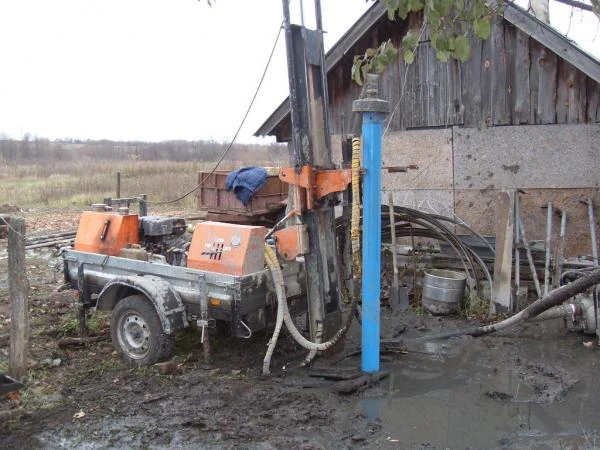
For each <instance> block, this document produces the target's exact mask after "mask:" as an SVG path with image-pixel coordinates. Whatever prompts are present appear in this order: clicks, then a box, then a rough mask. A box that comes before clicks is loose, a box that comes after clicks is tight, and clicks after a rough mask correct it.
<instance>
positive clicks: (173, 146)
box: [0, 134, 288, 165]
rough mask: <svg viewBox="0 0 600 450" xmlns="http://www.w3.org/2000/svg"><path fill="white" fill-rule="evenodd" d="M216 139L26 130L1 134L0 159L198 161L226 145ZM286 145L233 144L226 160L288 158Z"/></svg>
mask: <svg viewBox="0 0 600 450" xmlns="http://www.w3.org/2000/svg"><path fill="white" fill-rule="evenodd" d="M228 145H229V144H228V143H225V142H216V141H204V140H201V141H184V140H171V141H163V142H142V141H111V140H105V139H102V140H77V139H57V140H49V139H46V138H40V137H37V136H32V135H30V134H25V135H24V136H23V138H22V139H20V140H18V139H11V138H9V137H8V136H5V135H4V136H3V135H2V134H0V162H2V163H4V164H10V163H43V162H57V161H64V160H66V159H93V160H113V161H124V160H129V161H132V160H136V161H174V162H193V161H196V162H200V161H207V162H210V161H216V160H218V159H219V158H220V157H221V155H222V154H223V152H224V151H225V150H226V148H227V147H228ZM287 157H288V153H287V147H286V146H285V145H281V144H265V145H263V144H234V145H233V146H232V148H231V149H230V150H229V152H228V154H227V157H226V160H230V161H240V162H246V163H249V164H250V163H252V162H253V161H273V163H274V165H276V163H283V162H285V161H287Z"/></svg>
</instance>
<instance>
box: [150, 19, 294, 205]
mask: <svg viewBox="0 0 600 450" xmlns="http://www.w3.org/2000/svg"><path fill="white" fill-rule="evenodd" d="M282 29H283V22H282V23H281V25H280V26H279V30H278V31H277V37H276V38H275V42H274V43H273V48H272V49H271V53H270V54H269V58H268V59H267V64H266V65H265V68H264V70H263V73H262V76H261V77H260V81H259V82H258V86H257V87H256V90H255V91H254V95H253V96H252V100H251V101H250V105H248V109H246V114H244V117H243V118H242V122H241V123H240V125H239V127H238V128H237V131H236V132H235V135H234V136H233V139H232V140H231V142H230V143H229V145H228V146H227V148H226V149H225V151H224V152H223V154H222V155H221V156H220V157H219V159H218V161H217V163H216V164H215V166H214V167H213V168H212V170H211V171H210V172H209V173H208V174H207V175H206V176H205V177H204V178H203V179H202V181H200V183H198V184H197V185H196V187H195V188H194V189H192V190H191V191H188V192H186V193H185V194H183V195H182V196H181V197H178V198H176V199H174V200H166V201H162V202H151V201H148V200H146V203H148V204H151V205H166V204H169V203H175V202H178V201H180V200H183V199H184V198H186V197H187V196H188V195H190V194H193V193H194V192H196V191H197V190H198V189H199V188H200V187H201V186H202V185H204V182H205V181H206V180H207V179H208V178H209V177H210V176H211V175H212V174H214V173H215V172H216V171H217V169H218V168H219V166H220V165H221V163H222V162H223V160H224V159H225V156H227V153H229V150H231V147H233V144H234V143H235V140H236V139H237V137H238V135H239V134H240V130H241V129H242V127H243V126H244V123H245V122H246V119H247V118H248V114H250V110H251V109H252V106H254V101H255V100H256V96H257V95H258V92H259V91H260V88H261V87H262V84H263V81H264V80H265V76H266V75H267V70H268V69H269V66H270V65H271V60H272V59H273V54H274V53H275V49H276V48H277V43H278V42H279V36H281V30H282Z"/></svg>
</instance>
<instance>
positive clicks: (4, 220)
mask: <svg viewBox="0 0 600 450" xmlns="http://www.w3.org/2000/svg"><path fill="white" fill-rule="evenodd" d="M0 220H1V221H2V222H4V224H5V225H6V226H7V227H8V228H10V229H11V230H12V231H13V232H14V233H15V234H16V235H17V236H20V237H21V239H23V240H26V239H25V236H23V235H22V234H21V233H19V232H18V231H17V230H15V228H14V227H13V226H12V225H11V224H10V221H8V220H6V219H5V218H4V217H3V216H0Z"/></svg>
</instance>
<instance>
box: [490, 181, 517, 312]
mask: <svg viewBox="0 0 600 450" xmlns="http://www.w3.org/2000/svg"><path fill="white" fill-rule="evenodd" d="M515 196H516V193H515V191H514V190H509V191H503V192H501V193H500V195H499V198H498V204H497V205H496V258H495V260H494V295H493V297H492V311H493V312H511V310H512V301H511V300H512V296H511V272H512V257H513V252H512V250H513V236H514V226H515Z"/></svg>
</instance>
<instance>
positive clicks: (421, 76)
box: [328, 17, 600, 134]
mask: <svg viewBox="0 0 600 450" xmlns="http://www.w3.org/2000/svg"><path fill="white" fill-rule="evenodd" d="M413 21H414V20H413ZM405 32H406V27H403V26H401V25H398V24H393V26H390V25H389V24H388V23H386V22H385V21H382V22H380V23H379V24H378V25H376V26H374V27H373V28H372V29H371V30H370V31H369V32H367V33H365V34H364V35H363V36H362V38H361V39H360V40H359V41H358V42H357V44H356V45H355V47H354V49H353V52H352V54H350V53H348V54H347V55H346V56H345V57H344V58H343V59H342V61H340V63H339V64H337V65H336V67H335V68H334V70H332V71H330V72H329V76H328V81H329V87H330V102H331V112H332V117H331V119H332V120H331V124H332V132H333V133H334V134H337V133H349V132H350V131H351V130H352V125H353V114H352V101H353V100H355V99H356V98H357V97H358V95H359V93H360V89H359V88H358V86H356V85H355V84H354V83H352V82H351V81H350V79H349V78H350V77H349V73H350V68H351V66H352V59H353V56H354V55H356V54H361V53H362V52H364V50H365V49H366V48H368V47H370V46H373V45H375V43H376V42H379V41H381V40H384V39H388V38H391V39H392V41H393V42H395V44H396V45H397V46H398V47H399V43H400V41H401V39H402V36H403V34H404V33H405ZM472 44H473V45H472V54H471V59H470V60H469V61H467V62H466V63H460V62H458V61H450V62H449V63H447V64H446V63H442V62H440V61H438V60H437V58H436V57H435V54H434V51H433V49H432V48H431V45H430V43H429V42H428V41H427V39H424V41H423V42H421V44H420V45H419V49H418V52H417V56H416V58H415V62H414V63H413V64H411V65H410V66H408V67H407V66H406V65H405V64H404V61H403V59H402V58H401V57H400V58H398V61H397V63H395V64H392V65H391V66H390V67H388V68H387V69H386V71H385V72H384V73H383V75H382V77H381V82H380V93H381V96H382V97H384V98H386V99H387V100H389V101H390V103H391V105H392V108H393V110H394V113H393V114H392V115H391V119H390V120H391V123H390V130H403V129H411V128H430V127H448V126H453V125H460V126H464V127H468V128H471V127H473V128H481V127H486V126H500V125H522V124H531V125H533V124H583V123H599V122H600V85H599V83H597V82H596V81H594V80H592V79H590V78H589V77H588V76H586V75H585V74H584V73H583V72H581V71H579V70H578V69H576V68H575V67H574V66H572V65H571V64H569V63H568V62H566V61H565V60H564V59H562V58H559V57H558V56H557V55H556V54H555V53H553V52H552V51H550V50H549V49H547V48H545V47H544V46H542V45H541V44H539V43H538V42H537V41H536V40H534V39H532V38H530V37H529V36H528V35H527V34H525V33H523V32H522V31H520V30H518V29H517V28H516V27H514V26H513V25H511V24H510V23H509V22H508V21H507V20H505V19H503V18H501V17H498V18H496V19H495V22H494V26H493V27H492V35H491V36H490V38H489V39H488V40H486V41H483V42H481V41H478V40H475V39H474V40H473V42H472Z"/></svg>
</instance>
